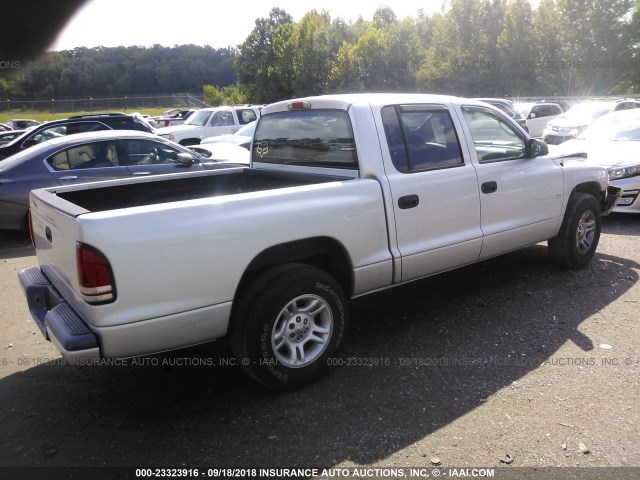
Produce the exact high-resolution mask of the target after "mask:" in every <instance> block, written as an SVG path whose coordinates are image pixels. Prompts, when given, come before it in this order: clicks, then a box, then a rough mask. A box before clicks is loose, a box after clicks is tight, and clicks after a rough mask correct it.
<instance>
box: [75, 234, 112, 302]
mask: <svg viewBox="0 0 640 480" xmlns="http://www.w3.org/2000/svg"><path fill="white" fill-rule="evenodd" d="M76 263H77V267H78V281H79V282H80V295H82V298H83V299H84V301H85V302H87V303H89V304H91V305H99V304H103V303H110V302H113V301H114V300H115V299H116V288H115V287H116V286H115V282H114V280H113V272H112V271H111V266H110V265H109V262H108V261H107V259H106V258H105V256H104V255H103V254H102V253H100V252H99V251H98V250H96V249H95V248H93V247H90V246H89V245H85V244H84V243H80V242H78V243H77V244H76Z"/></svg>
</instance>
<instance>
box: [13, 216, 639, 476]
mask: <svg viewBox="0 0 640 480" xmlns="http://www.w3.org/2000/svg"><path fill="white" fill-rule="evenodd" d="M639 234H640V218H636V217H633V216H631V217H629V216H620V215H614V216H611V217H608V218H606V219H605V221H604V233H603V236H602V238H601V243H600V247H599V249H598V254H597V255H596V257H595V259H594V261H593V262H592V263H591V265H590V266H589V267H588V268H586V269H584V270H581V271H564V270H561V269H558V268H556V267H554V266H553V265H551V264H550V263H549V262H548V261H547V258H546V255H545V254H546V246H542V245H536V246H533V247H530V248H527V249H525V250H523V251H520V252H516V253H513V254H510V255H507V256H504V257H501V258H497V259H494V260H490V261H487V262H484V263H481V264H478V265H475V266H471V267H467V268H465V269H462V270H459V271H456V272H450V273H446V274H443V275H440V276H437V277H433V278H430V279H427V280H424V281H420V282H415V283H413V284H410V285H408V286H404V287H400V288H397V289H393V290H390V291H386V292H382V293H380V294H376V295H371V296H368V297H364V298H361V299H358V300H355V301H353V302H352V305H351V309H352V324H351V330H350V334H349V339H348V342H347V343H346V344H345V346H344V350H343V353H344V357H343V358H342V359H341V360H340V362H342V364H343V365H342V366H340V367H337V368H336V370H335V372H334V373H333V374H332V375H331V376H330V377H328V378H327V379H325V380H323V381H322V382H320V383H317V384H315V385H312V386H310V387H308V388H305V389H303V390H300V391H297V392H294V393H290V394H273V393H270V392H268V391H265V390H263V389H262V388H260V387H259V386H257V385H255V384H254V383H253V382H252V381H250V380H248V379H247V378H246V377H245V376H243V375H241V373H240V371H239V369H238V368H237V367H235V366H229V365H225V362H226V360H227V359H228V357H229V356H230V354H229V352H228V349H227V347H226V345H225V344H224V342H217V343H215V344H210V345H206V346H201V347H198V348H193V349H189V350H187V351H180V352H174V353H172V354H170V355H164V356H158V357H149V358H147V359H146V360H145V361H144V362H142V363H143V364H142V365H139V364H133V363H132V361H131V360H129V362H128V364H127V365H126V366H125V365H111V366H86V365H85V366H69V365H62V364H61V362H60V360H59V358H60V356H59V355H58V353H57V351H56V350H55V348H54V347H53V346H52V345H51V344H49V343H47V342H45V341H44V340H43V338H42V336H41V335H40V333H39V331H38V330H37V328H36V326H35V324H34V323H33V322H32V320H31V318H30V316H29V313H28V312H27V308H26V303H25V301H24V298H23V295H22V292H21V290H20V287H19V285H18V281H17V272H18V270H20V269H21V268H23V267H27V266H32V265H34V264H35V263H36V260H35V257H34V256H33V250H32V249H31V247H30V245H29V243H28V241H26V240H25V239H24V238H23V237H22V236H20V235H16V234H13V233H9V232H0V301H1V302H2V310H1V313H0V331H1V332H2V333H1V335H0V426H1V427H0V466H2V467H7V466H43V467H53V466H130V467H144V468H156V467H185V468H188V467H192V466H200V467H211V468H222V467H224V468H227V467H238V468H250V467H277V468H285V467H286V468H289V467H305V468H308V467H313V468H320V469H323V468H342V467H360V466H372V467H382V466H384V467H407V466H413V467H431V466H432V463H431V460H436V459H435V458H433V457H438V458H437V460H439V461H440V463H441V465H440V466H441V467H442V468H448V467H496V468H499V469H500V472H503V473H504V472H505V471H510V469H517V468H519V467H576V466H578V467H640V428H639V425H640V375H639V373H640V352H639V340H640V324H639V321H638V320H639V315H638V309H639V307H640V283H638V279H639V275H640V241H639ZM581 444H583V446H584V447H585V448H586V449H587V450H588V453H587V452H586V451H581ZM505 455H509V456H510V457H511V459H512V460H513V462H512V463H511V464H509V465H507V464H505V463H503V462H501V460H500V459H501V458H502V459H503V460H504V459H505V458H506V457H505ZM514 471H515V470H514ZM601 471H602V472H604V470H601ZM42 472H45V470H44V469H43V470H42ZM524 472H525V471H521V473H522V474H523V475H522V476H524ZM565 472H567V471H565ZM569 472H570V471H569ZM621 472H624V478H640V468H635V469H630V470H624V471H622V470H618V471H617V475H618V477H619V478H622V477H621V475H622V473H621ZM5 473H6V471H5ZM445 475H446V474H445ZM603 476H604V475H603ZM0 477H2V471H1V470H0ZM5 478H6V477H5ZM42 478H46V476H45V475H44V474H43V476H42ZM514 478H515V477H514ZM565 478H568V477H567V476H565Z"/></svg>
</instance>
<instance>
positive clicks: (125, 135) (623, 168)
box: [0, 98, 640, 229]
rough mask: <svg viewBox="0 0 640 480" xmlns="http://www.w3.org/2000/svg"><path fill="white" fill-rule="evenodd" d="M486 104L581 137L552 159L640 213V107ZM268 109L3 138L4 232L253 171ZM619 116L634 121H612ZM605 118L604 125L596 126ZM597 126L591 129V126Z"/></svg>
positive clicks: (539, 130) (37, 129) (107, 117)
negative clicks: (44, 201)
mask: <svg viewBox="0 0 640 480" xmlns="http://www.w3.org/2000/svg"><path fill="white" fill-rule="evenodd" d="M480 100H482V101H484V102H485V103H488V104H490V105H492V106H493V107H494V108H495V109H497V110H499V111H500V112H502V113H503V114H504V115H506V116H508V117H510V118H511V119H512V120H513V121H514V122H516V123H518V124H519V125H520V126H521V127H522V128H523V129H525V130H528V131H529V133H530V134H531V136H536V135H537V136H542V137H543V139H544V140H545V142H547V143H550V144H552V146H554V144H556V143H561V141H560V140H562V141H564V138H565V137H569V136H570V135H572V136H576V138H575V139H574V140H572V141H569V142H566V143H565V144H564V145H563V146H562V149H560V148H559V147H557V148H554V149H552V154H553V155H559V156H561V155H566V154H568V153H576V152H578V153H582V154H584V155H586V156H587V157H588V161H590V162H594V163H599V164H600V165H604V166H606V167H607V168H608V169H609V174H610V178H611V180H612V184H614V185H616V186H620V187H622V188H623V189H624V194H623V195H622V197H621V199H620V201H619V202H618V205H617V207H616V208H615V211H618V212H633V213H640V201H638V196H639V192H640V160H638V159H640V109H639V108H638V106H640V102H637V101H635V100H623V101H590V102H583V103H580V104H578V105H576V106H575V107H573V108H572V109H569V110H568V111H567V112H566V113H562V108H561V107H560V105H559V104H555V103H553V102H538V103H533V102H528V103H515V104H512V103H511V102H509V101H507V100H503V99H492V98H485V99H480ZM261 107H262V106H251V105H242V106H234V107H214V108H204V109H201V110H198V111H197V112H195V114H193V115H191V116H190V117H189V118H188V120H187V122H185V123H186V124H185V125H183V126H176V127H168V128H160V129H154V128H153V127H152V126H151V125H149V123H148V122H147V121H146V120H145V119H144V118H142V116H141V115H140V114H129V115H128V114H123V113H110V114H97V115H79V116H74V117H71V118H68V119H64V120H55V121H51V122H47V123H44V124H39V125H36V126H31V127H30V128H29V129H27V130H11V131H9V132H5V133H4V135H6V136H13V137H14V138H7V139H6V141H3V138H2V136H3V135H0V229H20V228H24V226H25V225H26V215H27V210H28V194H29V191H30V190H31V189H33V188H41V187H46V186H53V185H58V184H68V183H77V182H89V181H97V180H105V179H113V178H119V177H123V176H125V177H126V176H139V175H153V174H161V173H162V174H164V173H179V172H185V171H188V170H198V169H200V170H203V169H210V168H220V167H221V166H228V165H229V164H236V165H238V164H239V165H249V163H250V149H251V143H252V140H253V135H254V132H255V128H256V125H257V123H258V122H257V120H258V118H259V117H260V111H261ZM618 110H631V111H627V112H619V113H611V114H610V115H609V114H608V113H610V112H616V111H618ZM597 117H601V119H600V120H597V121H596V118H597ZM571 119H577V120H579V121H581V122H582V123H581V124H580V125H578V126H577V127H568V126H566V127H558V125H569V124H570V122H571V121H572V120H571ZM593 121H595V123H593V125H592V126H591V127H585V126H584V125H587V124H588V123H592V122H593ZM544 122H547V125H546V126H544V125H543V123H544ZM561 122H563V123H561ZM558 128H564V129H567V130H568V131H565V130H562V131H558ZM227 132H229V133H227ZM549 132H551V133H549ZM565 134H566V135H565ZM554 135H556V136H558V137H562V138H560V140H558V139H557V138H556V137H555V136H554ZM180 143H182V145H180ZM186 147H188V148H186ZM5 158H6V160H2V159H5Z"/></svg>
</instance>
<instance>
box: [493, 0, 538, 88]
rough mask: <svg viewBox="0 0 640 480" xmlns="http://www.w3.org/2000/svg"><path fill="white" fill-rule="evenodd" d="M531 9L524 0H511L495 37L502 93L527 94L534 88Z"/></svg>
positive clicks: (534, 63) (534, 64)
mask: <svg viewBox="0 0 640 480" xmlns="http://www.w3.org/2000/svg"><path fill="white" fill-rule="evenodd" d="M532 25H533V11H532V9H531V4H530V3H529V1H528V0H511V1H510V2H509V4H508V5H507V8H506V11H505V14H504V29H503V30H502V33H500V35H499V36H498V40H497V47H498V54H499V59H500V60H499V65H500V78H501V80H502V81H501V84H502V85H503V88H504V94H508V95H510V96H516V97H517V96H522V95H527V94H529V92H533V91H535V66H536V62H535V50H534V44H535V42H534V35H533V27H532Z"/></svg>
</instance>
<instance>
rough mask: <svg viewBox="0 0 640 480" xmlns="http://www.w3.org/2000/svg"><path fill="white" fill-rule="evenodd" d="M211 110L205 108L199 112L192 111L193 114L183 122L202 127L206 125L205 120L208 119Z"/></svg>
mask: <svg viewBox="0 0 640 480" xmlns="http://www.w3.org/2000/svg"><path fill="white" fill-rule="evenodd" d="M211 113H213V112H211V111H207V110H200V111H199V112H196V113H194V114H193V115H191V116H190V117H189V118H188V119H187V120H186V121H185V122H184V124H185V125H196V126H198V127H202V126H203V125H206V123H207V121H208V120H209V117H210V116H211Z"/></svg>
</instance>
